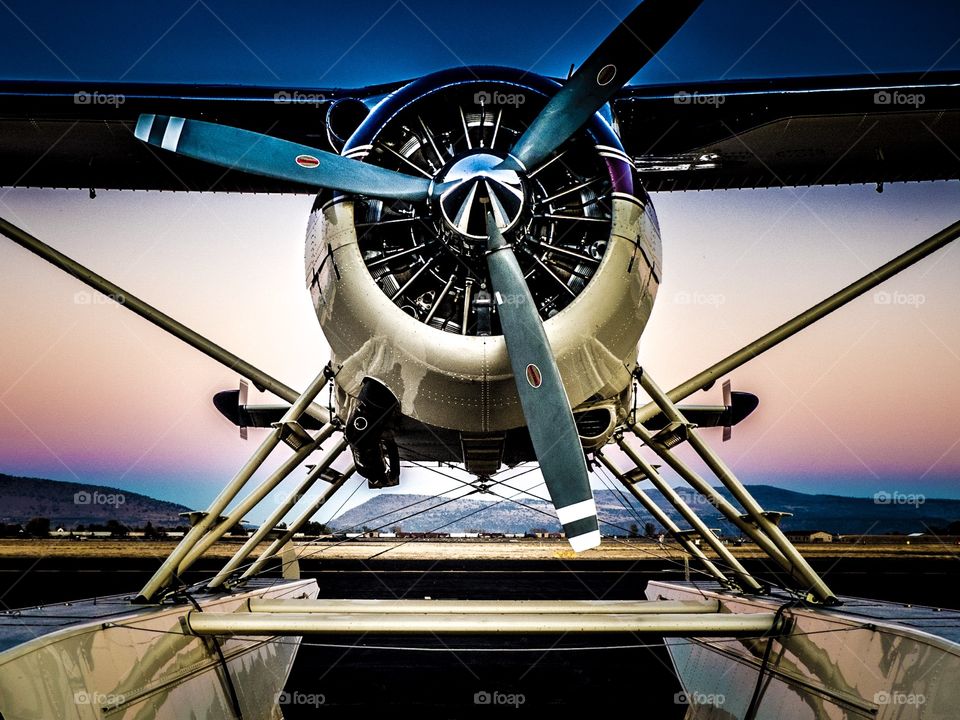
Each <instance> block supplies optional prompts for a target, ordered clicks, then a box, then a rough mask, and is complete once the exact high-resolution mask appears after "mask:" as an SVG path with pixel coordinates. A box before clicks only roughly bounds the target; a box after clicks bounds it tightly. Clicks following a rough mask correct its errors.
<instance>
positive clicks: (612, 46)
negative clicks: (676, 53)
mask: <svg viewBox="0 0 960 720" xmlns="http://www.w3.org/2000/svg"><path fill="white" fill-rule="evenodd" d="M702 1H703V0H645V2H642V3H641V4H640V5H638V6H637V7H636V8H634V9H633V11H632V12H631V13H630V14H629V15H627V17H626V18H624V20H623V22H621V23H620V24H619V25H618V26H617V27H616V28H615V29H614V30H613V32H612V33H610V35H608V36H607V38H606V39H605V40H604V41H603V42H602V43H600V46H599V47H598V48H597V49H596V50H594V51H593V53H592V54H591V55H590V57H589V58H587V60H586V61H585V62H584V63H583V65H581V66H580V67H579V68H578V69H577V71H576V72H575V73H574V74H573V75H572V76H571V77H570V79H569V80H567V82H566V84H565V85H564V86H563V88H561V90H560V91H559V92H558V93H557V94H556V95H554V96H553V97H552V98H551V99H550V102H548V103H547V106H546V107H545V108H544V109H543V110H542V111H541V112H540V114H539V115H538V116H537V117H536V118H535V119H534V121H533V122H532V123H531V124H530V127H528V128H527V130H526V132H525V133H524V134H523V135H522V136H520V139H519V140H517V142H516V144H514V146H513V149H512V150H511V151H510V155H511V157H508V158H507V159H506V160H505V161H504V164H505V165H507V166H512V168H513V169H514V170H532V169H533V168H535V167H537V166H538V165H539V164H540V163H541V162H543V161H544V160H545V159H546V158H547V157H548V156H549V155H550V154H551V153H552V152H553V151H554V150H556V149H557V148H558V147H560V145H562V144H563V143H564V142H565V141H566V140H567V139H568V138H569V137H570V136H571V135H573V134H574V133H575V132H576V131H577V130H579V129H580V128H581V127H583V125H584V124H585V123H586V122H587V120H589V119H590V118H591V117H593V114H594V113H595V112H597V111H598V110H599V109H600V108H602V107H603V106H604V105H606V104H607V102H609V101H610V99H611V98H612V97H613V96H614V95H615V94H616V93H617V92H619V91H620V88H622V87H623V86H624V85H626V84H627V82H629V81H630V78H632V77H633V76H634V75H636V74H637V72H639V70H640V68H642V67H643V66H644V65H646V64H647V63H648V62H649V61H650V60H651V59H652V58H653V57H654V56H655V55H656V54H657V53H658V52H659V51H660V48H662V47H663V46H664V45H666V44H667V42H668V41H669V40H670V38H672V37H673V36H674V35H675V34H676V33H677V31H678V30H679V29H680V28H681V27H682V26H683V24H684V23H685V22H686V21H687V19H688V18H689V17H690V16H691V15H692V14H693V13H694V11H695V10H696V9H697V8H698V7H700V3H701V2H702Z"/></svg>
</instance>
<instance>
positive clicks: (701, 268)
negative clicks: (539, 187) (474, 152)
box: [0, 0, 960, 507]
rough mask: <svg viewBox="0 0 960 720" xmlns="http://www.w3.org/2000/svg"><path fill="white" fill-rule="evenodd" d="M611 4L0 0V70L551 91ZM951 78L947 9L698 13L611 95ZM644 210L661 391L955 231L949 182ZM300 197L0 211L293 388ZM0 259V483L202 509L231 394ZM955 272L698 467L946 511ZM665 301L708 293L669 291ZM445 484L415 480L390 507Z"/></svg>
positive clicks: (303, 360) (744, 379)
mask: <svg viewBox="0 0 960 720" xmlns="http://www.w3.org/2000/svg"><path fill="white" fill-rule="evenodd" d="M631 7H632V4H631V3H629V2H608V3H596V4H593V5H589V4H581V3H556V2H549V3H548V2H529V3H516V2H510V3H507V2H492V3H485V4H483V5H482V6H475V5H467V4H462V3H432V2H409V3H402V2H381V3H377V2H365V3H354V4H352V5H348V6H346V9H345V6H344V5H343V4H339V3H338V4H329V5H325V4H319V3H274V4H272V5H270V6H266V5H264V4H263V3H246V2H231V3H226V2H212V1H209V0H208V1H205V2H199V1H198V2H171V3H164V4H153V5H144V6H138V7H135V8H131V6H130V5H129V4H124V3H97V4H92V6H87V5H82V4H79V3H63V4H61V5H57V4H53V3H36V2H33V3H30V2H18V1H15V0H0V17H3V21H2V22H0V43H2V46H3V47H4V53H3V54H2V56H0V78H34V79H36V78H50V79H64V80H66V79H71V78H79V79H80V80H81V81H94V80H104V81H107V80H126V81H131V82H132V81H137V82H159V81H164V82H183V83H190V82H218V83H239V84H256V85H281V86H290V87H312V86H315V87H329V86H356V85H363V84H367V83H376V82H382V81H387V80H392V79H397V78H408V77H414V76H417V75H420V74H422V73H425V72H429V71H432V70H438V69H441V68H445V67H450V66H454V65H458V64H460V63H483V64H501V65H513V66H518V67H523V68H529V69H532V70H535V71H538V72H541V73H544V74H554V75H564V74H566V72H567V69H568V67H569V65H570V63H573V62H579V61H581V60H582V59H583V58H585V57H586V55H587V54H588V53H589V52H590V50H591V49H592V47H593V46H594V45H595V44H596V43H597V42H598V41H599V40H600V39H601V38H602V37H603V36H604V35H605V34H606V33H607V32H609V30H610V29H611V28H612V27H613V25H614V24H615V22H616V20H617V18H618V17H622V16H623V15H624V14H626V13H627V12H628V11H629V9H630V8H631ZM268 10H269V11H268ZM957 67H960V5H958V4H955V3H933V2H914V3H911V4H909V5H907V4H904V3H895V2H871V3H867V2H859V1H857V2H843V3H835V2H821V1H819V0H817V1H814V0H810V1H808V2H719V0H707V2H705V3H704V6H703V7H702V8H701V10H700V11H699V13H698V14H697V15H696V16H695V17H694V19H693V20H692V21H691V22H690V23H689V25H688V26H687V27H685V28H684V29H683V30H682V31H681V33H680V34H679V35H678V36H677V37H676V38H675V40H674V41H672V42H671V43H670V44H669V45H668V46H667V48H666V49H665V50H664V52H663V54H662V56H661V57H660V58H659V59H658V60H657V61H654V62H653V63H651V64H650V65H648V67H647V68H646V69H645V70H644V71H642V72H641V74H640V75H639V76H638V77H637V78H636V81H638V82H640V81H642V82H651V83H653V82H670V83H672V82H680V81H686V80H695V79H711V78H721V77H726V78H735V77H772V76H783V75H802V74H846V73H870V72H875V73H880V72H885V71H898V70H915V71H927V70H930V69H948V68H957ZM655 202H656V205H657V209H658V213H659V216H660V219H661V223H662V226H663V234H664V253H665V278H664V286H663V288H662V291H661V295H660V298H659V299H658V303H657V307H656V308H655V311H654V316H653V319H652V322H651V325H650V327H649V329H648V331H647V333H646V334H645V336H644V339H643V341H642V343H641V356H642V358H643V360H644V362H645V364H647V366H648V367H649V368H650V370H651V372H656V375H657V377H658V379H659V381H660V384H661V385H669V384H671V382H674V381H680V380H683V379H685V378H686V377H687V376H689V375H690V374H692V373H694V372H696V371H698V370H700V369H702V368H703V367H704V366H706V365H707V364H709V363H711V362H713V361H714V360H716V359H718V358H719V357H721V356H722V355H724V354H725V353H726V352H729V351H732V350H734V349H736V348H737V347H738V346H739V345H741V344H743V343H745V342H747V341H749V340H751V339H752V338H754V337H756V336H757V335H759V334H761V333H762V332H764V331H766V330H768V329H769V328H771V327H773V326H775V325H776V324H778V323H779V322H781V321H783V320H784V319H786V318H787V317H789V316H791V315H792V314H793V313H795V312H798V311H800V310H802V309H803V308H805V307H806V306H808V305H810V304H812V303H814V302H816V301H818V300H820V299H822V297H824V296H826V295H827V294H829V293H830V292H832V291H834V290H836V289H837V288H839V287H841V286H843V285H844V284H846V283H847V282H849V281H851V280H853V279H855V278H857V277H859V276H860V275H862V274H863V273H864V272H866V271H867V270H869V269H870V268H871V267H873V266H876V265H879V264H880V263H882V262H884V261H885V260H887V259H889V258H890V257H892V256H894V255H895V254H897V253H898V252H901V251H902V250H904V249H906V248H907V247H909V246H910V245H912V244H914V243H916V242H918V241H920V240H922V239H923V238H924V237H926V236H927V235H929V234H931V233H932V232H934V231H936V230H938V229H939V228H941V227H943V226H944V225H946V224H949V223H950V222H952V221H953V220H955V219H956V215H957V213H956V208H957V207H960V187H958V183H956V182H953V183H927V184H919V185H909V186H894V187H888V188H887V190H886V192H885V193H884V194H883V195H878V194H877V193H875V192H874V191H873V189H872V188H869V187H853V188H821V189H813V190H810V191H806V190H800V191H797V190H790V189H787V190H765V191H736V192H726V193H690V194H676V195H660V196H658V197H656V198H655ZM309 206H310V198H306V197H290V196H287V197H284V196H279V197H247V196H237V197H227V196H217V195H213V196H211V195H197V196H187V195H172V194H158V193H129V192H127V193H121V192H101V193H99V194H98V197H97V199H96V200H94V201H90V200H89V199H88V198H87V195H86V192H79V191H48V190H42V191H38V190H13V191H8V190H3V189H0V214H3V215H4V216H9V217H10V218H11V219H13V220H15V221H16V222H19V223H21V224H23V225H25V226H26V227H27V228H28V229H29V230H31V231H33V232H35V233H36V234H37V235H39V236H40V237H41V238H43V239H45V240H47V241H48V242H50V243H51V244H53V245H54V246H56V247H58V248H61V249H63V250H64V251H65V252H68V253H69V254H72V255H74V256H75V257H77V258H78V259H80V260H81V261H83V262H86V263H89V264H90V265H91V266H92V267H93V268H94V269H96V270H97V271H98V272H101V273H102V274H104V275H106V276H108V277H110V278H111V279H114V280H115V281H116V282H118V283H120V284H121V285H125V286H127V287H128V288H129V289H130V290H133V291H134V292H136V293H138V294H140V295H141V296H142V297H144V298H145V299H147V300H149V301H151V302H154V303H156V304H157V305H159V306H160V307H161V308H163V309H165V310H167V311H168V312H170V313H171V314H173V315H174V316H175V317H177V318H179V319H182V320H183V321H185V322H186V323H187V324H189V325H191V326H194V327H196V328H197V329H198V330H200V331H201V332H204V333H207V334H209V335H210V336H211V337H212V338H214V339H215V340H218V341H220V342H222V343H223V344H224V345H226V346H227V347H228V348H230V349H232V350H234V351H235V352H237V353H238V354H240V355H241V356H243V357H246V358H249V359H250V360H251V361H252V362H254V363H255V364H258V365H260V366H262V367H264V368H265V369H267V370H268V371H271V372H273V373H275V374H276V375H277V376H278V377H280V378H281V379H283V380H285V381H287V382H289V383H290V384H294V385H301V386H302V385H305V384H306V383H307V382H308V381H309V380H310V379H311V378H312V377H313V375H314V374H315V372H316V371H317V369H318V368H319V367H321V366H322V364H323V363H325V362H326V354H325V353H326V346H325V343H324V341H323V338H322V335H321V333H320V330H319V327H318V326H317V324H316V321H315V319H314V318H313V316H312V310H311V308H310V303H309V299H308V297H307V294H306V292H305V290H304V287H303V281H302V276H303V269H302V255H303V231H304V227H305V224H306V216H307V213H308V211H309ZM0 268H2V277H3V284H2V286H0V300H2V302H3V306H4V307H5V308H7V311H6V312H5V313H3V317H2V318H0V338H3V339H4V342H5V343H6V345H7V347H8V349H9V350H8V352H7V353H6V355H5V359H4V362H3V363H2V364H0V471H6V472H17V473H21V474H27V475H36V476H41V477H53V478H58V479H63V480H83V481H85V482H93V483H102V484H104V485H113V486H119V487H122V488H129V489H131V490H138V491H141V492H146V493H148V494H151V495H155V496H157V497H163V498H167V499H173V500H179V501H181V502H184V503H186V504H189V505H191V506H195V507H200V506H203V505H205V504H206V502H208V501H209V500H210V499H211V498H212V497H213V495H214V494H215V493H216V491H217V490H218V489H219V487H221V486H222V484H223V482H224V481H225V480H226V479H227V478H228V477H229V476H230V474H231V473H232V472H233V471H234V470H236V468H237V467H239V465H240V464H241V463H242V462H243V460H244V459H245V457H246V455H247V454H249V452H251V451H252V449H253V445H252V443H250V442H248V443H241V442H239V441H238V439H237V433H236V429H235V428H231V427H229V426H228V425H227V424H226V422H225V421H224V420H223V419H222V418H220V417H219V416H218V415H217V414H216V412H215V411H214V410H213V408H212V406H211V404H210V401H209V399H210V397H211V396H212V394H213V393H214V392H215V391H217V390H221V389H224V388H229V387H232V386H235V384H236V380H237V378H236V377H235V376H234V375H232V374H231V373H229V372H227V371H226V370H224V369H222V368H220V367H218V366H216V365H213V364H212V363H211V362H210V361H208V360H206V359H204V358H201V357H198V356H197V355H196V353H193V352H192V351H189V350H187V349H185V348H183V347H181V346H180V345H179V344H178V343H177V341H175V340H172V339H170V338H168V337H166V336H164V335H163V334H162V333H160V332H159V331H156V330H154V329H152V328H150V327H147V326H145V325H144V324H143V323H142V322H141V321H139V320H138V319H136V318H133V317H132V316H126V315H124V314H123V313H122V312H120V311H119V310H118V309H117V308H111V307H109V306H103V305H85V306H77V305H76V304H75V303H74V302H73V301H72V298H73V296H74V293H75V292H76V291H77V290H78V286H77V285H76V284H75V283H74V282H73V281H71V280H70V279H68V278H65V277H63V276H61V275H58V274H57V273H56V272H55V271H54V270H52V269H51V268H49V267H47V266H45V265H44V264H43V263H42V262H41V261H39V260H37V259H35V258H32V257H30V256H28V255H26V253H24V252H23V251H22V250H19V249H18V248H13V247H11V246H10V245H9V244H2V243H0ZM958 276H960V251H958V250H956V249H953V248H951V249H950V250H948V251H946V252H944V253H942V254H941V256H938V257H936V258H931V259H930V260H929V261H927V263H926V264H924V265H923V266H921V267H918V268H916V269H915V270H912V271H910V273H907V274H905V275H904V276H903V277H901V278H897V279H896V280H895V281H892V282H891V284H890V286H889V289H890V290H896V291H900V292H904V293H912V294H917V293H921V294H923V296H924V298H925V302H924V304H923V306H922V307H915V306H912V307H888V306H878V305H877V304H876V303H874V302H871V301H870V299H869V298H864V299H863V300H862V301H859V302H858V303H857V304H856V305H854V306H852V307H851V308H849V309H847V310H844V311H843V312H842V313H840V314H838V315H837V316H836V317H834V318H831V319H830V320H828V321H826V322H825V323H823V324H822V325H821V326H818V327H817V328H815V329H812V330H811V331H809V332H808V333H805V335H804V336H802V337H799V338H797V339H795V340H793V341H791V342H790V343H789V344H788V345H785V346H784V347H783V348H781V349H778V350H776V351H773V352H771V353H770V354H769V355H768V356H765V357H764V359H763V360H761V361H759V362H757V363H755V364H753V365H751V366H748V367H746V368H744V369H743V370H742V371H739V372H738V373H736V374H735V377H734V383H735V385H736V386H737V387H741V388H743V389H745V390H751V391H754V392H756V393H757V394H758V395H760V396H761V406H760V409H759V410H758V411H757V414H756V415H755V417H753V418H751V419H750V420H749V421H748V422H747V423H745V424H744V426H742V427H741V428H738V429H737V431H736V432H735V436H734V440H733V441H732V442H730V443H728V444H726V445H724V446H723V453H724V456H725V457H726V458H727V459H728V460H729V461H730V462H731V464H732V465H733V466H734V468H735V469H736V470H737V471H738V472H740V473H741V475H742V476H743V478H744V479H745V480H746V481H748V482H767V483H772V484H780V485H783V486H786V487H791V488H794V489H798V490H804V491H823V490H829V491H830V492H840V493H845V494H852V495H861V496H867V495H871V494H873V493H874V492H877V491H880V490H885V491H888V492H893V491H900V492H924V493H927V494H929V495H939V496H960V489H958V488H957V486H956V478H957V471H958V469H960V449H958V447H960V446H958V443H960V436H958V435H960V434H958V431H957V429H956V423H955V421H953V418H955V417H956V414H957V412H958V411H960V380H958V378H960V327H958V323H956V319H955V318H956V313H957V310H958V303H960V300H958V299H957V297H956V292H955V288H956V279H957V277H958ZM691 291H698V292H705V293H708V294H710V295H711V296H715V297H722V298H723V303H721V304H719V305H715V306H711V307H694V306H690V305H685V304H682V303H678V302H676V301H675V298H677V297H678V296H680V295H682V294H683V293H689V292H691ZM24 298H28V299H29V301H28V302H24ZM714 395H716V397H713V396H709V397H708V396H706V395H704V396H701V397H698V398H696V401H697V402H708V401H713V400H719V395H718V391H717V392H715V393H714ZM254 439H255V438H254ZM717 439H718V438H717ZM445 487H449V485H444V484H442V483H440V484H437V482H436V478H431V481H428V480H426V479H424V478H423V477H416V478H415V479H413V481H412V482H408V483H406V484H405V485H404V486H403V488H402V489H404V490H409V491H417V492H430V491H437V490H439V489H444V488H445ZM541 492H542V490H541ZM356 497H357V498H362V497H364V492H363V491H361V492H360V493H358V495H357V496H356Z"/></svg>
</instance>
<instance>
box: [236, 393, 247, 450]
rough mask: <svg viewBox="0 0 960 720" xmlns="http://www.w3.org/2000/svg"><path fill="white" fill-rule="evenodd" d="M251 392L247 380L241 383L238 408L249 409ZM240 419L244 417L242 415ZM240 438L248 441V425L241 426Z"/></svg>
mask: <svg viewBox="0 0 960 720" xmlns="http://www.w3.org/2000/svg"><path fill="white" fill-rule="evenodd" d="M249 392H250V386H249V385H248V384H247V381H246V380H241V381H240V390H239V391H238V392H237V407H240V408H245V407H247V395H248V394H249ZM240 417H243V415H242V414H241V416H240ZM240 438H241V439H242V440H246V439H247V426H246V424H241V425H240Z"/></svg>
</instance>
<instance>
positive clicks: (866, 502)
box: [329, 485, 960, 535]
mask: <svg viewBox="0 0 960 720" xmlns="http://www.w3.org/2000/svg"><path fill="white" fill-rule="evenodd" d="M749 489H750V492H751V493H752V494H753V496H754V497H755V498H756V499H757V501H758V502H759V503H760V505H761V506H763V508H764V509H766V510H780V511H784V512H791V513H793V517H789V518H785V519H784V520H783V523H782V526H783V528H784V529H786V530H826V531H828V532H831V533H835V534H841V535H854V534H856V535H860V534H872V535H879V534H885V533H911V532H929V530H930V528H943V527H946V526H947V525H949V524H950V523H951V522H957V521H960V500H935V499H926V500H925V502H923V503H922V504H918V505H916V506H914V505H909V504H903V503H899V502H894V501H891V502H889V503H887V504H883V503H880V504H878V503H875V502H874V500H873V498H851V497H841V496H838V495H811V494H807V493H799V492H794V491H792V490H784V489H782V488H776V487H771V486H769V485H751V486H749ZM539 492H540V493H543V489H542V488H541V489H540V491H539ZM679 492H680V493H681V494H682V495H684V496H685V497H686V498H687V499H688V502H689V503H690V504H691V505H692V506H693V507H694V508H695V509H696V510H697V512H698V513H699V514H700V516H701V517H702V518H703V519H704V520H705V521H706V522H707V524H708V525H709V526H710V527H717V528H721V529H722V531H723V532H724V533H733V532H734V531H733V530H732V529H731V528H730V525H729V524H728V523H726V522H725V521H723V520H721V516H720V514H719V513H718V512H717V511H716V510H715V509H714V508H713V507H712V506H711V505H708V504H706V503H705V502H704V501H703V500H701V499H699V496H697V495H696V494H695V493H693V492H692V491H690V490H679ZM720 493H721V494H722V495H724V496H725V497H727V499H731V497H730V494H729V493H728V492H727V491H726V490H725V489H720ZM503 494H507V495H513V494H514V493H513V492H512V491H511V492H506V493H503ZM648 494H650V495H651V497H653V498H654V499H655V500H656V501H657V503H658V505H660V506H661V507H662V508H663V509H664V510H665V511H666V512H667V514H668V515H669V516H670V517H672V518H673V519H674V520H676V521H677V522H678V524H679V525H680V526H681V527H684V526H685V523H684V522H683V521H681V520H680V516H679V514H678V513H677V512H676V511H675V510H674V509H673V508H672V507H671V506H669V505H668V504H667V502H666V501H665V500H662V499H661V498H659V497H658V496H657V494H656V493H654V492H650V493H648ZM624 495H626V491H624ZM595 496H596V500H597V508H598V510H599V513H600V518H601V520H602V521H605V522H601V531H602V532H604V533H606V534H618V533H625V532H626V531H628V530H629V529H630V526H631V525H637V526H638V527H639V529H640V531H641V532H642V531H643V525H644V523H646V522H651V521H652V520H653V518H651V517H650V516H649V515H648V514H647V513H646V511H644V510H643V509H642V508H639V507H638V506H637V505H636V503H635V501H633V498H632V497H631V498H629V500H630V502H631V503H632V505H630V506H629V507H630V508H632V509H627V508H626V507H624V503H626V502H627V499H626V498H625V497H624V496H621V495H620V493H618V492H614V491H611V490H598V491H596V493H595ZM478 498H487V499H478ZM516 500H518V501H520V502H522V503H523V504H524V505H527V506H529V507H522V506H521V505H519V504H517V503H516V502H512V501H502V502H498V501H497V499H496V498H492V497H490V496H480V495H472V496H470V497H469V498H465V499H462V500H454V501H452V502H445V501H444V500H443V499H438V498H434V497H430V496H426V495H403V494H388V493H384V494H381V495H377V496H375V497H373V498H371V499H370V500H367V501H366V502H365V503H363V504H361V505H358V506H356V507H354V508H351V509H350V510H348V511H346V512H344V513H343V514H342V515H340V516H339V517H337V518H335V519H334V520H332V521H331V522H330V523H329V524H330V525H331V526H332V527H333V528H335V529H336V530H340V531H354V530H355V531H359V530H360V529H362V528H363V527H364V526H366V527H369V528H371V529H373V528H381V527H382V528H384V529H386V530H389V529H390V528H392V527H395V526H400V527H401V528H402V529H403V530H404V531H407V532H427V531H434V530H436V531H438V532H470V531H478V530H483V531H485V532H503V533H522V532H527V531H528V530H530V529H531V528H544V529H546V530H550V531H552V532H559V530H560V526H559V524H558V523H557V521H556V518H555V517H554V513H553V508H552V507H551V506H550V505H549V504H548V503H545V502H540V501H537V500H534V499H532V498H530V497H524V496H518V497H517V498H516ZM440 503H444V504H443V505H440ZM434 506H437V507H434ZM431 507H434V509H429V510H427V508H431ZM424 510H426V512H423V513H422V514H416V515H415V517H412V518H410V517H408V516H410V515H414V514H415V513H419V512H420V511H424Z"/></svg>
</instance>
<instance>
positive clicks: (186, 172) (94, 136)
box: [0, 81, 403, 194]
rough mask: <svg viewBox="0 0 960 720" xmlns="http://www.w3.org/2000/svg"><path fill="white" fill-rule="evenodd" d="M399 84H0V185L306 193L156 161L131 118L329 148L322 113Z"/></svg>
mask: <svg viewBox="0 0 960 720" xmlns="http://www.w3.org/2000/svg"><path fill="white" fill-rule="evenodd" d="M402 84H403V83H393V84H390V85H379V86H372V87H367V88H362V89H322V88H265V87H243V86H229V85H158V84H131V83H99V84H98V83H83V82H49V81H14V82H10V81H7V82H0V186H4V187H14V186H20V187H58V188H96V189H100V188H105V189H129V190H199V191H208V190H209V191H225V192H305V193H309V194H314V193H316V189H315V188H308V187H305V186H299V185H296V184H294V183H291V182H285V181H281V180H274V179H271V178H266V177H260V176H256V175H250V174H247V173H242V172H237V171H225V170H224V169H223V168H219V167H216V166H214V165H210V164H209V163H204V162H199V161H197V160H192V159H190V158H186V157H182V156H180V155H175V154H173V153H167V152H162V151H160V150H158V149H156V148H151V147H150V146H149V145H147V144H146V143H143V142H140V141H139V140H137V139H136V138H135V137H134V135H133V131H134V128H135V127H136V123H137V118H138V117H139V115H140V113H155V114H163V115H170V114H174V115H180V116H183V117H189V118H194V119H198V120H210V121H214V122H220V123H223V124H226V125H231V126H234V127H240V128H244V129H247V130H254V131H257V132H263V133H267V134H269V135H273V136H275V137H280V138H284V139H287V140H292V141H294V142H299V143H302V144H304V145H310V146H312V147H316V148H319V149H322V150H332V151H334V152H336V149H335V148H333V147H332V146H331V143H330V139H329V138H328V135H327V124H326V119H327V113H328V111H329V109H330V107H331V105H332V104H333V103H334V102H335V101H337V100H339V99H341V98H356V99H360V100H366V99H371V98H377V97H379V96H381V95H385V94H387V93H389V92H391V91H392V90H394V89H396V87H398V86H400V85H402Z"/></svg>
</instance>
